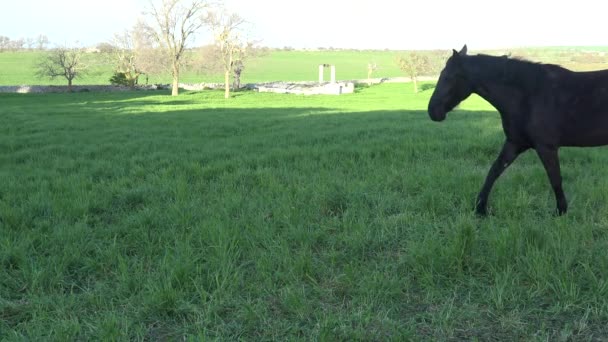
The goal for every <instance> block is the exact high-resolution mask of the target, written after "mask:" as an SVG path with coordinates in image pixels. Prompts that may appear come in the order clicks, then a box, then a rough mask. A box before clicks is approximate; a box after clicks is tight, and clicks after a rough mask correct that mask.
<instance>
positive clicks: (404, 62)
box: [397, 51, 431, 93]
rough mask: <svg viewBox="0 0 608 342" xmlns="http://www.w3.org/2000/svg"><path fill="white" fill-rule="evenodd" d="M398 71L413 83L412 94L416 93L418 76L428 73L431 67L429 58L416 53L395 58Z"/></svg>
mask: <svg viewBox="0 0 608 342" xmlns="http://www.w3.org/2000/svg"><path fill="white" fill-rule="evenodd" d="M397 64H398V65H399V69H401V71H404V72H405V73H406V74H407V75H408V76H409V77H410V78H411V80H412V82H414V92H415V93H417V92H418V76H420V75H422V74H424V73H426V72H428V70H429V68H430V67H431V63H430V61H429V58H428V57H427V56H425V55H422V54H420V53H418V52H416V51H412V52H410V53H408V54H407V55H405V56H401V57H398V58H397Z"/></svg>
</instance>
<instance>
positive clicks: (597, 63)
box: [0, 47, 608, 86]
mask: <svg viewBox="0 0 608 342" xmlns="http://www.w3.org/2000/svg"><path fill="white" fill-rule="evenodd" d="M591 51H593V52H591ZM477 52H478V51H474V53H477ZM482 52H485V53H489V54H494V55H501V54H507V53H512V54H513V55H519V56H525V57H526V58H529V59H531V60H534V61H539V62H544V63H557V64H560V65H563V66H565V67H568V68H570V69H573V70H597V69H607V68H608V56H605V53H607V52H608V48H607V47H551V48H527V49H523V48H516V49H505V50H500V51H482ZM404 53H405V52H403V51H269V52H266V53H263V54H260V55H259V56H258V57H256V58H252V59H251V60H250V61H249V62H248V63H247V65H246V69H245V71H244V72H243V75H242V79H243V82H244V83H255V82H271V81H316V80H317V79H318V65H319V64H334V65H336V77H337V79H338V80H360V79H366V78H367V65H368V63H370V62H374V63H376V64H377V66H378V70H376V71H375V72H374V74H373V77H376V78H381V77H399V76H405V75H404V74H403V72H401V71H400V70H399V68H398V67H397V64H396V62H395V60H396V58H397V56H400V55H403V54H404ZM425 53H431V56H432V57H433V59H437V57H438V55H437V54H436V53H432V52H428V51H427V52H425ZM445 54H446V56H448V55H449V52H448V51H446V52H445ZM43 56H44V54H43V53H41V52H3V53H0V86H3V85H47V84H49V85H63V84H65V83H66V81H65V80H63V79H55V80H49V79H45V78H42V79H41V78H38V77H36V76H35V70H36V65H37V63H38V62H39V61H40V59H41V58H42V57H43ZM439 56H440V54H439ZM84 62H85V64H86V65H88V66H89V68H88V70H87V73H86V74H85V75H84V76H83V77H82V78H81V79H77V80H75V84H77V85H78V84H80V85H82V84H86V85H91V84H93V85H94V84H109V79H110V77H111V76H112V72H113V66H112V64H111V62H110V61H109V60H108V59H107V58H105V59H104V57H103V56H102V55H100V54H95V53H90V54H87V55H85V58H84ZM439 64H441V63H439ZM439 66H440V65H439ZM434 72H435V73H437V74H438V70H435V71H434ZM325 77H326V79H329V75H326V76H325ZM180 81H181V82H183V83H202V82H223V76H222V75H210V74H202V73H200V72H197V71H196V70H195V68H193V67H192V66H190V67H185V68H184V70H183V72H182V75H181V78H180ZM141 82H142V83H143V82H145V80H144V79H143V77H142V80H141ZM170 82H171V77H170V74H168V73H165V74H160V75H150V76H149V83H152V84H155V83H165V84H168V83H170Z"/></svg>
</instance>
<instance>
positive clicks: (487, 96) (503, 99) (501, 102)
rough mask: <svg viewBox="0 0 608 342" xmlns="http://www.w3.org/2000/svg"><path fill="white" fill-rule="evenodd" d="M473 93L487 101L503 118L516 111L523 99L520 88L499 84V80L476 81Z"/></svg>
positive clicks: (503, 83)
mask: <svg viewBox="0 0 608 342" xmlns="http://www.w3.org/2000/svg"><path fill="white" fill-rule="evenodd" d="M473 92H474V93H476V94H477V95H479V96H481V97H482V98H483V99H484V100H486V101H488V102H489V103H490V104H491V105H492V106H494V107H495V108H496V109H497V110H498V111H499V112H500V114H501V116H503V117H504V116H505V115H509V113H512V112H513V111H517V110H518V109H519V108H520V107H519V106H520V104H521V100H522V99H523V97H524V92H523V89H522V88H520V87H516V86H513V85H512V84H509V83H507V82H501V78H486V79H477V80H476V81H475V82H474V86H473Z"/></svg>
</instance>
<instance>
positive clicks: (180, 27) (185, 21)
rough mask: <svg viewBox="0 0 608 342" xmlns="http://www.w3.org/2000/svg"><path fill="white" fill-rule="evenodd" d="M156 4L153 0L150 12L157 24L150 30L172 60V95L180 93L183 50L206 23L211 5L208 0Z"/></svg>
mask: <svg viewBox="0 0 608 342" xmlns="http://www.w3.org/2000/svg"><path fill="white" fill-rule="evenodd" d="M160 2H161V3H160V4H159V5H158V6H155V5H154V3H153V2H152V0H150V15H151V16H152V18H153V20H154V27H150V33H151V34H152V36H153V37H154V39H155V40H156V42H157V43H158V45H159V46H160V47H161V48H162V49H163V51H164V52H165V54H166V55H167V57H168V58H169V60H170V63H171V73H172V75H173V87H172V91H171V95H173V96H177V95H178V92H179V90H178V89H179V73H180V67H181V64H182V62H183V58H184V52H185V49H186V45H187V44H188V40H189V38H191V37H192V36H193V35H194V34H195V33H196V32H197V31H198V30H199V29H200V28H201V27H202V26H203V24H204V20H203V15H204V13H203V12H204V11H205V9H207V8H208V4H207V2H206V0H161V1H160Z"/></svg>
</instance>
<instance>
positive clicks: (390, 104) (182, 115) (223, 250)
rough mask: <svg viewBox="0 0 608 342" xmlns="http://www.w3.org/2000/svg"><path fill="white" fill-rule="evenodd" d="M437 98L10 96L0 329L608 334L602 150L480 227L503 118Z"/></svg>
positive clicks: (386, 90) (116, 335)
mask: <svg viewBox="0 0 608 342" xmlns="http://www.w3.org/2000/svg"><path fill="white" fill-rule="evenodd" d="M329 62H331V61H329ZM430 93H431V90H426V91H424V92H422V93H419V94H413V92H412V87H411V85H410V84H383V85H378V86H372V87H360V88H358V89H357V92H356V93H354V94H349V95H343V96H310V97H305V96H293V95H281V94H268V93H255V92H238V93H235V96H234V97H233V98H231V99H229V100H225V99H224V98H223V93H222V92H220V91H204V92H184V93H183V94H182V95H180V96H179V97H170V96H167V95H166V92H153V91H148V92H143V91H140V92H126V93H75V94H0V103H2V106H0V165H2V167H1V168H0V179H1V180H2V181H1V182H0V340H57V341H67V340H96V339H99V340H197V339H203V340H206V339H217V340H299V339H301V340H322V341H334V340H368V341H381V340H395V341H406V340H415V341H417V340H433V341H461V340H480V341H488V340H501V341H516V340H527V341H546V340H550V341H554V340H575V341H582V340H583V341H594V340H597V341H601V340H605V339H606V338H608V327H607V325H606V322H607V321H608V253H606V247H607V246H608V220H607V219H606V218H607V217H608V195H607V194H608V192H607V191H606V189H608V179H607V178H606V177H605V176H604V175H605V166H606V165H607V164H608V154H607V153H606V149H605V148H589V149H568V148H566V149H562V152H561V161H562V172H563V178H564V188H565V191H566V193H567V195H568V197H569V199H570V211H569V213H568V214H567V215H566V216H563V217H555V216H554V215H553V214H552V213H553V210H554V199H553V194H552V190H551V188H550V186H549V184H548V181H547V179H546V175H545V172H544V170H543V168H542V166H541V164H540V162H539V161H538V158H537V157H536V156H535V155H534V153H526V154H524V155H523V156H522V157H521V158H520V159H518V160H517V161H516V163H515V164H514V165H513V166H512V167H511V168H510V169H509V170H508V171H507V172H506V174H505V175H504V176H503V177H502V178H501V179H500V180H499V181H498V183H497V185H496V187H495V189H494V192H493V194H492V196H491V198H490V210H491V213H492V215H491V216H490V217H488V218H487V219H478V218H476V217H475V216H474V214H473V212H472V208H473V203H474V199H475V196H476V194H477V191H478V190H479V188H480V187H481V184H482V182H483V179H484V177H485V175H486V172H487V170H488V168H489V166H490V164H491V162H492V161H493V160H494V158H495V156H496V154H497V152H498V150H499V149H500V145H501V142H502V140H503V133H502V130H501V122H500V118H499V116H498V114H497V113H496V112H495V111H494V110H493V109H492V108H491V107H490V106H489V105H488V104H487V103H485V102H484V101H483V100H481V99H480V98H478V97H475V96H473V97H471V98H469V99H468V100H467V101H466V102H464V103H463V104H462V105H461V106H460V107H459V109H458V110H456V111H455V112H453V113H450V114H449V117H448V119H447V120H446V121H445V122H443V123H434V122H431V121H430V119H429V118H428V115H427V113H426V105H427V103H428V99H429V96H430Z"/></svg>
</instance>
